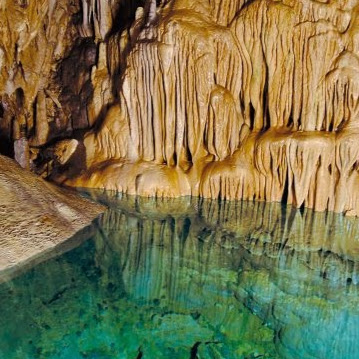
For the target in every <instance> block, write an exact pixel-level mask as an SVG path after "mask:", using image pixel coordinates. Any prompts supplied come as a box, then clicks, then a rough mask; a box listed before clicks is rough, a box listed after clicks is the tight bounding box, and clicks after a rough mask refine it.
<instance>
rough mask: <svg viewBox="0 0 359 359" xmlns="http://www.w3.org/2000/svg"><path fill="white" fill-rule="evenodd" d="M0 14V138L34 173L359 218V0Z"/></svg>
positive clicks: (132, 5)
mask: <svg viewBox="0 0 359 359" xmlns="http://www.w3.org/2000/svg"><path fill="white" fill-rule="evenodd" d="M2 3H3V4H4V5H3V6H2V7H1V8H2V10H0V11H2V15H1V16H0V18H1V19H3V18H6V19H7V22H6V25H4V26H2V27H1V29H2V30H1V31H3V34H0V44H1V43H2V42H4V39H7V41H8V43H6V44H5V43H4V44H2V45H1V46H0V49H3V50H4V51H3V56H2V59H3V60H2V62H1V63H2V68H1V71H2V73H3V74H4V76H3V78H2V80H1V81H2V82H3V83H2V84H1V85H0V92H2V99H3V100H2V109H3V110H2V113H3V120H2V124H3V125H2V126H3V128H7V129H8V132H6V131H5V132H4V133H7V139H8V142H9V143H10V145H11V146H12V145H14V146H13V147H11V146H10V147H11V148H14V152H15V153H14V155H15V157H17V158H18V159H19V162H20V163H22V165H23V166H24V167H27V166H30V167H31V168H33V170H34V171H36V172H38V173H40V174H42V175H44V176H49V177H50V178H52V179H53V180H55V181H57V182H59V183H65V184H67V185H72V186H80V187H97V188H106V189H114V190H118V191H123V192H126V193H129V194H138V195H144V196H160V197H163V196H169V197H179V196H186V195H194V196H202V197H206V198H212V199H216V198H221V199H230V200H233V199H236V200H240V199H246V200H259V201H276V202H280V201H283V202H286V203H289V204H293V205H294V206H296V207H302V206H306V207H309V208H313V209H315V210H318V211H324V210H327V209H328V210H333V211H336V212H345V213H346V214H348V215H358V214H359V190H358V186H359V175H358V159H359V144H358V143H359V142H358V140H359V117H358V116H359V1H357V0H331V1H322V0H320V1H319V0H254V1H245V0H224V1H219V0H198V1H190V0H167V1H165V0H162V1H157V3H156V2H155V1H145V2H141V1H138V2H136V1H131V2H130V1H126V0H112V1H106V2H100V1H95V0H91V1H89V0H82V2H81V3H80V2H77V1H73V2H67V1H58V2H53V1H49V0H43V1H40V2H36V4H35V3H34V4H30V3H29V4H27V3H22V2H21V3H15V4H14V3H12V2H11V4H10V1H3V2H2ZM7 6H9V7H11V8H14V9H15V8H16V13H15V12H14V14H9V12H8V11H6V13H5V8H6V9H7ZM19 14H21V17H19ZM34 14H40V15H36V16H35V15H34ZM69 14H73V16H72V17H71V16H69ZM15 15H16V16H15ZM55 20H56V21H55ZM14 24H15V25H16V24H18V25H17V26H18V27H19V26H20V27H21V26H22V27H23V28H24V29H25V30H24V31H21V32H16V34H17V35H16V36H15V35H14V31H13V28H14ZM19 24H20V25H19ZM24 24H27V25H24ZM3 28H4V30H3ZM6 31H8V33H6ZM19 34H22V35H19ZM34 49H38V50H37V51H35V50H34ZM42 54H43V55H42ZM9 128H13V130H11V131H10V130H9ZM8 147H9V146H7V148H8Z"/></svg>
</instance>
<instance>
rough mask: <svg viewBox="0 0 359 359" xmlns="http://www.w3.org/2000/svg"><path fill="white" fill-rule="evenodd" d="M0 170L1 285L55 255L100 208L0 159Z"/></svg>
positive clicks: (98, 212) (95, 215) (99, 211)
mask: <svg viewBox="0 0 359 359" xmlns="http://www.w3.org/2000/svg"><path fill="white" fill-rule="evenodd" d="M0 169H1V170H0V215H1V216H0V228H1V238H0V272H1V278H0V281H2V280H3V279H4V275H6V276H7V275H11V273H12V272H13V271H16V270H18V269H19V268H21V267H23V266H24V265H25V266H26V265H28V264H29V263H30V262H31V263H34V262H36V261H38V258H39V257H40V256H43V255H44V254H46V255H49V252H54V251H55V252H56V249H57V247H59V246H63V245H64V242H65V241H66V240H68V239H69V238H71V237H72V236H73V235H74V234H76V233H77V232H79V231H80V230H83V228H84V227H86V226H88V225H90V224H91V222H92V220H94V219H95V218H96V217H97V216H98V215H100V213H101V212H102V211H103V210H104V208H103V207H102V206H100V205H98V204H95V203H92V202H90V201H87V200H85V199H83V198H81V197H80V196H78V195H76V194H74V193H72V192H69V191H68V190H64V189H61V188H58V187H56V186H54V185H52V184H49V183H48V182H46V181H44V180H43V179H39V178H38V177H37V176H35V175H33V174H31V173H30V172H28V171H26V170H23V169H22V168H20V166H19V165H17V164H16V163H14V162H13V161H12V160H10V159H8V158H6V157H3V156H0ZM84 208H86V211H84ZM88 232H89V233H87V234H88V235H90V231H88ZM84 235H85V232H84Z"/></svg>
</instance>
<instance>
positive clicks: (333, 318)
mask: <svg viewBox="0 0 359 359" xmlns="http://www.w3.org/2000/svg"><path fill="white" fill-rule="evenodd" d="M83 195H84V196H87V197H91V198H92V199H95V200H96V201H98V202H100V203H102V204H106V205H107V206H108V209H107V210H106V212H105V213H104V214H103V215H101V216H100V217H99V218H98V219H97V220H96V221H95V222H94V223H93V225H92V227H93V231H90V232H91V233H93V234H92V235H91V237H90V238H88V239H87V240H84V239H83V238H80V239H77V238H76V236H75V237H74V238H72V239H71V241H72V243H73V247H74V248H72V249H71V250H67V251H66V252H64V253H62V254H61V255H58V256H49V257H48V258H43V259H42V261H40V263H38V264H36V265H34V266H33V267H31V268H27V269H26V270H22V271H19V273H15V274H13V275H12V276H11V278H6V277H2V278H1V277H0V280H1V284H0V310H1V313H2V315H1V316H0V358H1V359H20V358H21V359H37V358H39V359H40V358H46V359H60V358H64V359H68V358H71V359H80V358H81V359H82V358H89V359H107V358H124V359H125V358H126V359H127V358H129V359H139V358H150V359H157V358H171V359H175V358H180V359H182V358H188V359H196V358H201V359H202V358H225V359H232V358H248V359H249V358H290V359H312V358H313V359H314V358H318V359H319V358H320V359H328V358H331V359H351V358H353V359H354V358H358V357H359V346H358V340H359V290H358V289H359V287H358V284H359V261H358V260H359V244H358V242H357V238H359V222H358V220H357V219H355V218H348V217H344V216H343V215H337V214H334V213H330V212H325V213H315V212H313V211H311V210H309V209H304V210H297V209H294V208H292V207H290V206H284V205H281V204H278V203H260V202H246V201H241V202H236V201H232V202H231V201H227V202H225V201H209V200H201V199H198V198H189V197H188V198H187V197H186V198H182V199H146V198H141V197H131V196H124V195H116V194H114V193H112V192H104V191H94V192H86V193H83Z"/></svg>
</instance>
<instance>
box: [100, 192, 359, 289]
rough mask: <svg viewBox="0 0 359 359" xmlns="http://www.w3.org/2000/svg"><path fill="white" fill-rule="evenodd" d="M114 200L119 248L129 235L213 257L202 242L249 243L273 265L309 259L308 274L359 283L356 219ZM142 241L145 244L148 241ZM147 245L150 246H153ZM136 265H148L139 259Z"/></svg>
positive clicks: (256, 206) (238, 206)
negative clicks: (175, 210) (171, 215)
mask: <svg viewBox="0 0 359 359" xmlns="http://www.w3.org/2000/svg"><path fill="white" fill-rule="evenodd" d="M100 198H102V197H100ZM101 200H102V201H103V200H105V201H107V200H108V198H107V199H106V197H105V198H103V199H101ZM110 200H111V201H113V204H112V206H119V207H115V208H119V209H120V211H118V210H117V211H109V212H108V213H107V215H105V216H104V218H103V222H102V225H103V227H104V228H105V229H106V231H108V232H109V233H118V234H117V236H119V237H111V238H112V239H111V238H110V240H111V243H112V246H113V247H114V248H115V247H116V248H119V250H120V248H122V249H121V251H122V250H123V251H124V253H125V252H126V250H125V249H124V248H123V240H125V242H126V243H128V244H127V245H129V246H132V245H134V243H142V244H143V243H144V242H146V241H147V239H148V238H153V241H154V242H152V244H151V245H156V246H157V245H158V246H165V247H166V248H171V252H172V253H173V254H175V256H179V258H181V256H183V255H185V256H186V257H187V259H188V258H190V257H192V256H197V255H199V256H203V258H202V259H203V261H204V262H207V261H208V260H214V259H213V258H212V259H210V258H211V256H212V255H211V251H212V250H213V251H214V250H215V249H214V248H212V249H211V250H210V251H208V252H205V253H204V252H202V249H201V248H202V247H201V243H207V244H208V245H209V246H212V245H213V246H218V245H219V246H220V247H223V248H245V249H246V250H248V251H250V252H251V253H252V254H255V255H259V256H261V258H262V259H261V260H262V261H264V258H267V259H266V261H267V262H268V265H269V266H270V267H272V268H274V267H275V264H274V263H277V265H279V266H281V263H282V262H283V261H284V258H285V263H286V265H287V266H288V268H290V267H291V266H292V265H293V266H296V265H297V264H298V263H301V262H302V261H305V262H306V263H307V266H308V268H307V270H308V273H310V272H311V271H313V278H315V277H316V276H317V275H320V273H324V272H325V273H326V274H325V275H326V278H327V279H329V280H332V281H333V282H338V283H341V284H343V283H346V281H347V279H348V278H349V279H350V280H351V281H353V282H354V283H358V282H359V262H358V258H357V254H356V251H357V249H358V243H357V242H356V238H358V236H359V224H358V223H357V221H356V220H355V219H351V218H343V217H342V216H339V215H336V214H334V213H331V214H324V213H315V212H313V211H312V210H305V211H304V213H302V212H301V211H299V210H295V209H292V208H291V207H287V208H285V207H282V206H281V205H279V204H275V203H273V204H268V203H264V202H262V203H253V202H225V201H224V202H218V201H210V200H197V199H192V200H189V199H183V200H174V199H173V200H170V201H167V200H146V199H141V198H129V199H123V200H120V201H118V200H116V199H110ZM174 208H177V213H176V214H174V215H173V217H169V216H168V213H171V212H172V213H175V212H174ZM248 218H251V221H248ZM120 228H122V230H121V231H120V230H119V229H120ZM343 231H344V232H343ZM198 239H200V240H199V241H198ZM138 246H139V247H141V248H142V249H143V246H142V245H139V244H138ZM146 248H147V249H148V250H149V251H150V246H149V247H146ZM147 249H146V250H147ZM147 255H148V256H147ZM133 257H134V258H138V257H137V256H133ZM124 258H126V255H124ZM145 258H148V259H150V258H151V255H150V253H149V252H148V253H147V254H143V259H145ZM270 263H271V264H270ZM132 265H133V266H138V267H139V268H142V267H143V266H142V265H140V264H139V263H137V264H134V263H133V264H132ZM273 266H274V267H273ZM162 268H165V267H162ZM198 270H199V272H201V271H203V270H202V269H198Z"/></svg>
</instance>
